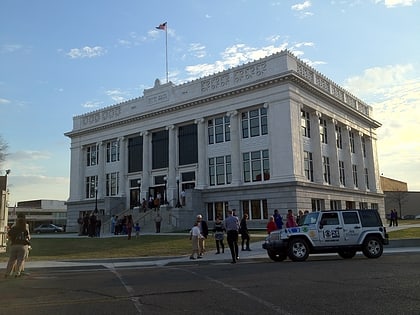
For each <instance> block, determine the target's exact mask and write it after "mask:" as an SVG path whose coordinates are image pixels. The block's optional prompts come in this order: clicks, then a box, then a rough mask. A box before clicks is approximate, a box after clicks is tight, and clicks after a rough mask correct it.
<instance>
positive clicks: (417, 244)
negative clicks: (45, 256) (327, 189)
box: [0, 223, 420, 270]
mask: <svg viewBox="0 0 420 315" xmlns="http://www.w3.org/2000/svg"><path fill="white" fill-rule="evenodd" d="M411 227H417V228H420V223H419V224H410V225H400V226H398V227H387V231H388V232H389V231H396V230H401V229H406V228H411ZM147 234H153V235H157V234H155V233H142V234H141V235H147ZM174 234H176V235H186V236H188V235H189V234H188V233H160V235H174ZM33 237H34V238H37V237H39V238H44V237H60V238H62V237H80V236H78V235H77V234H76V233H74V234H73V233H66V234H53V235H52V234H49V235H47V234H45V235H34V236H33ZM101 237H126V235H122V236H114V235H111V234H108V235H103V236H101ZM253 238H254V239H255V238H258V239H261V235H258V236H257V235H252V234H251V240H252V239H253ZM208 241H209V242H211V241H213V240H212V237H211V236H210V238H209V240H208ZM263 243H264V241H263V240H261V241H257V242H253V243H251V249H252V250H251V251H240V252H239V257H240V258H239V262H238V263H241V262H249V261H255V260H263V261H267V262H270V261H271V260H270V259H269V258H268V256H267V252H266V250H264V249H263V248H262V244H263ZM409 252H420V239H413V240H391V241H390V245H387V246H385V247H384V254H387V253H409ZM359 254H360V255H361V253H358V255H359ZM321 255H336V254H321ZM311 256H313V255H311ZM230 261H231V256H230V251H229V248H228V247H227V246H226V248H225V252H224V253H221V254H216V252H215V251H214V250H213V251H210V252H208V253H206V254H205V255H204V256H203V258H202V259H197V260H190V259H189V255H186V256H175V257H133V258H120V259H95V260H67V261H66V260H59V261H31V260H30V258H29V260H28V261H27V262H26V268H27V269H28V270H30V269H34V268H52V267H89V266H103V267H106V268H118V267H120V268H121V267H128V266H131V267H147V266H168V265H179V264H196V265H197V264H198V265H199V264H205V263H230ZM6 264H7V263H5V262H4V263H0V269H5V268H6Z"/></svg>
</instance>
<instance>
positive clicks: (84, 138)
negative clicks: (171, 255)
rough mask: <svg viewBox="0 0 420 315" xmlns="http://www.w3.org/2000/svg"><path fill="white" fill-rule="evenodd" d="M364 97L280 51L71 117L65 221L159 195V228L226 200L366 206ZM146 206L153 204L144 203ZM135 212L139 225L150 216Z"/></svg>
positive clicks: (372, 165)
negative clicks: (161, 225) (161, 224)
mask: <svg viewBox="0 0 420 315" xmlns="http://www.w3.org/2000/svg"><path fill="white" fill-rule="evenodd" d="M380 126H381V124H380V123H379V122H377V121H375V120H374V119H373V118H372V108H371V107H370V106H369V105H367V104H366V103H364V102H363V101H361V100H359V99H358V98H357V97H355V96H353V95H351V94H350V93H349V92H347V91H346V90H344V89H343V88H341V87H340V86H338V85H337V84H335V83H334V82H333V81H331V80H330V79H328V78H326V77H325V76H323V75H322V74H320V73H319V72H317V71H316V70H314V69H313V68H311V67H310V66H308V65H307V64H305V63H304V62H303V61H301V60H300V59H298V58H297V57H295V56H294V55H293V54H291V53H290V52H289V51H283V52H280V53H277V54H274V55H271V56H268V57H266V58H263V59H260V60H257V61H254V62H250V63H247V64H244V65H241V66H238V67H235V68H232V69H229V70H226V71H223V72H220V73H216V74H213V75H210V76H207V77H203V78H200V79H197V80H194V81H191V82H188V83H185V84H181V85H174V84H173V83H171V82H169V83H166V84H161V83H160V82H159V80H156V81H155V84H154V86H153V87H152V88H150V89H146V90H145V91H144V95H143V96H142V97H139V98H136V99H132V100H129V101H126V102H122V103H120V104H116V105H112V106H109V107H106V108H103V109H100V110H96V111H93V112H90V113H87V114H83V115H80V116H76V117H74V118H73V130H71V131H70V132H68V133H66V136H67V137H69V138H70V139H71V171H70V195H69V199H68V201H67V206H68V213H67V215H68V222H67V226H68V230H74V231H75V230H77V223H76V222H77V218H78V217H79V216H81V215H84V214H86V213H91V212H92V211H95V212H96V213H98V215H99V216H101V217H102V222H108V221H109V220H110V217H111V216H112V215H122V214H125V213H129V212H130V211H131V212H132V213H138V211H133V210H130V209H137V206H138V205H139V203H140V202H141V201H142V200H143V198H144V199H146V200H148V199H149V198H150V196H151V197H153V198H156V197H159V198H160V201H161V205H162V207H161V210H160V212H161V213H162V215H163V218H164V220H163V222H162V223H164V224H165V228H164V230H165V229H167V230H180V229H186V228H190V227H191V226H192V223H193V221H194V218H195V215H196V214H198V213H201V214H203V216H204V218H205V219H206V220H208V221H209V222H210V223H211V222H212V221H213V220H215V218H216V216H220V217H222V218H224V217H225V216H226V212H227V210H228V209H236V213H237V215H238V216H242V215H243V214H244V213H247V214H248V215H249V223H248V225H249V226H250V227H265V226H266V223H267V219H268V217H269V216H270V215H271V214H272V213H273V211H274V209H279V211H280V213H281V214H283V215H285V213H286V212H287V210H288V209H293V211H294V212H295V213H297V211H298V210H309V211H319V210H324V209H325V210H328V209H367V208H376V209H378V210H379V211H380V213H381V215H382V217H384V197H383V193H382V191H381V187H380V177H379V171H378V169H379V167H378V158H377V148H376V141H377V139H376V129H377V128H379V127H380ZM151 212H153V211H151ZM147 213H149V211H147V212H146V214H136V220H142V221H141V222H142V223H141V224H143V225H147V224H149V223H148V222H149V221H152V219H153V218H152V215H150V218H147V217H146V215H147Z"/></svg>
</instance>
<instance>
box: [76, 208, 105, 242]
mask: <svg viewBox="0 0 420 315" xmlns="http://www.w3.org/2000/svg"><path fill="white" fill-rule="evenodd" d="M77 223H78V224H79V236H82V235H87V236H89V237H100V236H101V227H102V221H101V219H100V218H99V217H98V216H97V214H96V213H95V211H92V213H90V214H85V215H84V216H83V217H80V218H79V219H77Z"/></svg>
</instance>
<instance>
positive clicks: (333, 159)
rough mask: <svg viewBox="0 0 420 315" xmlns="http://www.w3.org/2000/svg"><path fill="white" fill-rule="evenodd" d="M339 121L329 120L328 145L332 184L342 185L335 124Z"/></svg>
mask: <svg viewBox="0 0 420 315" xmlns="http://www.w3.org/2000/svg"><path fill="white" fill-rule="evenodd" d="M336 124H337V121H336V120H335V119H331V120H328V121H327V128H328V132H329V133H328V147H329V149H330V150H329V152H330V170H331V185H333V186H337V187H339V186H340V171H339V165H338V150H337V134H336V133H335V125H336Z"/></svg>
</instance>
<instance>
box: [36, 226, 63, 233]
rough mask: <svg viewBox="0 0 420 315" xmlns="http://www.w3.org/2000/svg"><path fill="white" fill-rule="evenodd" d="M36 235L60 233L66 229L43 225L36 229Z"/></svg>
mask: <svg viewBox="0 0 420 315" xmlns="http://www.w3.org/2000/svg"><path fill="white" fill-rule="evenodd" d="M34 232H35V233H58V232H64V229H63V228H62V227H61V226H57V225H55V224H41V225H39V226H37V227H36V228H34Z"/></svg>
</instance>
